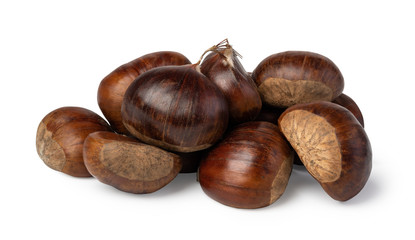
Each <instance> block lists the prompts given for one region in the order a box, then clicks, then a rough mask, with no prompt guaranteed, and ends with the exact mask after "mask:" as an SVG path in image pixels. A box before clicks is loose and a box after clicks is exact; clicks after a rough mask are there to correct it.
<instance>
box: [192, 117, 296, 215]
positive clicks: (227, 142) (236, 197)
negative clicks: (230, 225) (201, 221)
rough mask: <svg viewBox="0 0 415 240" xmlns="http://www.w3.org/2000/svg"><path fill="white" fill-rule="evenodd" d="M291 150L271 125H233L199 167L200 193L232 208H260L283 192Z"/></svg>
mask: <svg viewBox="0 0 415 240" xmlns="http://www.w3.org/2000/svg"><path fill="white" fill-rule="evenodd" d="M292 166H293V151H292V149H291V147H290V145H289V144H288V142H287V141H286V140H285V138H284V136H283V135H282V134H281V133H280V131H279V129H278V127H277V126H276V125H275V124H272V123H269V122H259V121H252V122H246V123H243V124H240V125H238V126H236V127H235V128H234V129H233V131H232V132H230V133H229V134H228V135H227V136H226V137H225V138H224V139H223V140H222V141H221V142H220V143H218V144H217V145H216V146H215V147H213V149H212V150H211V151H209V153H208V155H207V157H206V158H205V159H203V160H202V162H201V163H200V167H199V172H198V179H199V182H200V185H201V187H202V189H203V191H204V192H205V193H206V194H207V195H208V196H209V197H211V198H213V199H214V200H216V201H218V202H220V203H222V204H225V205H228V206H231V207H235V208H260V207H265V206H268V205H270V204H272V203H273V202H275V201H276V200H277V199H278V198H279V197H280V196H281V195H282V194H283V193H284V191H285V188H286V186H287V183H288V179H289V177H290V174H291V171H292Z"/></svg>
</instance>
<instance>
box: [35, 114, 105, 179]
mask: <svg viewBox="0 0 415 240" xmlns="http://www.w3.org/2000/svg"><path fill="white" fill-rule="evenodd" d="M96 131H112V130H111V128H110V126H109V125H108V123H107V122H106V121H105V120H104V119H103V118H101V117H100V116H99V115H98V114H96V113H94V112H92V111H90V110H88V109H85V108H80V107H62V108H58V109H56V110H54V111H52V112H50V113H49V114H47V115H46V116H45V117H44V118H43V119H42V121H41V122H40V124H39V127H38V129H37V134H36V150H37V153H38V154H39V156H40V158H41V159H42V160H43V162H44V163H45V164H46V165H47V166H48V167H50V168H52V169H54V170H56V171H60V172H63V173H66V174H68V175H71V176H74V177H90V176H91V174H89V172H88V171H87V169H86V167H85V165H84V160H83V158H82V148H83V143H84V140H85V138H86V137H87V136H88V135H89V134H90V133H92V132H96Z"/></svg>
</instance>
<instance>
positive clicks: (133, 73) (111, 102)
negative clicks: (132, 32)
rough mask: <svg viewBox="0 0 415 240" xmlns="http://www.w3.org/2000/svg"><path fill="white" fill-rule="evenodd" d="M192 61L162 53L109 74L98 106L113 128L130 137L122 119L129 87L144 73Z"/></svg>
mask: <svg viewBox="0 0 415 240" xmlns="http://www.w3.org/2000/svg"><path fill="white" fill-rule="evenodd" d="M185 64H190V61H189V60H188V59H187V58H186V57H185V56H183V55H182V54H180V53H178V52H172V51H161V52H154V53H149V54H146V55H143V56H141V57H139V58H137V59H134V60H132V61H131V62H128V63H126V64H123V65H121V66H119V67H118V68H116V69H115V70H114V71H112V72H111V73H110V74H108V75H107V76H106V77H105V78H104V79H103V80H102V81H101V83H100V85H99V87H98V95H97V100H98V105H99V107H100V109H101V111H102V113H103V114H104V116H105V118H106V119H107V120H108V122H109V123H110V125H111V127H112V128H113V129H114V130H115V131H116V132H118V133H122V134H126V135H128V134H129V133H128V131H127V129H126V128H125V127H124V125H123V123H122V119H121V105H122V100H123V97H124V94H125V91H126V90H127V88H128V86H130V84H131V83H132V82H133V81H134V79H136V78H137V77H138V76H140V75H141V74H142V73H144V72H146V71H148V70H150V69H152V68H155V67H160V66H168V65H185Z"/></svg>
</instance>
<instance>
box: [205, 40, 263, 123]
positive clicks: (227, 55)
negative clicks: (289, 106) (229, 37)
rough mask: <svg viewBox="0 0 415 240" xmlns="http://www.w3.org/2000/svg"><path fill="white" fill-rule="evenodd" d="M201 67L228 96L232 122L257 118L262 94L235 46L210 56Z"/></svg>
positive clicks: (221, 49) (214, 52)
mask: <svg viewBox="0 0 415 240" xmlns="http://www.w3.org/2000/svg"><path fill="white" fill-rule="evenodd" d="M200 69H201V72H202V73H203V74H204V75H206V76H207V77H208V78H209V79H210V80H211V81H212V82H214V83H215V84H216V85H217V86H218V87H219V88H220V89H221V91H222V92H223V94H224V95H225V97H226V99H227V101H228V105H229V120H230V123H231V124H238V123H242V122H247V121H252V120H254V119H255V118H256V116H257V115H258V114H259V112H260V110H261V106H262V101H261V97H260V95H259V93H258V90H257V87H256V85H255V83H254V81H253V80H252V77H251V76H250V75H249V74H248V73H247V72H246V71H245V69H244V67H243V66H242V64H241V62H240V61H239V60H238V57H237V53H236V52H235V51H234V49H233V48H232V46H230V45H229V44H228V45H227V46H226V47H225V48H220V49H217V50H216V51H213V52H212V53H210V54H209V55H207V56H206V58H205V59H204V60H203V62H202V63H201V65H200Z"/></svg>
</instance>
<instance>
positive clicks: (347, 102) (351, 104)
mask: <svg viewBox="0 0 415 240" xmlns="http://www.w3.org/2000/svg"><path fill="white" fill-rule="evenodd" d="M332 102H333V103H336V104H339V105H340V106H342V107H345V108H347V109H348V110H349V111H350V112H351V113H352V114H353V115H354V116H355V117H356V119H357V120H358V121H359V123H360V124H361V125H362V127H365V123H364V120H363V114H362V112H361V111H360V108H359V106H357V104H356V102H355V101H354V100H353V99H352V98H351V97H349V96H348V95H346V94H344V93H342V94H340V96H338V97H337V98H335V99H334V100H333V101H332Z"/></svg>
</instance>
